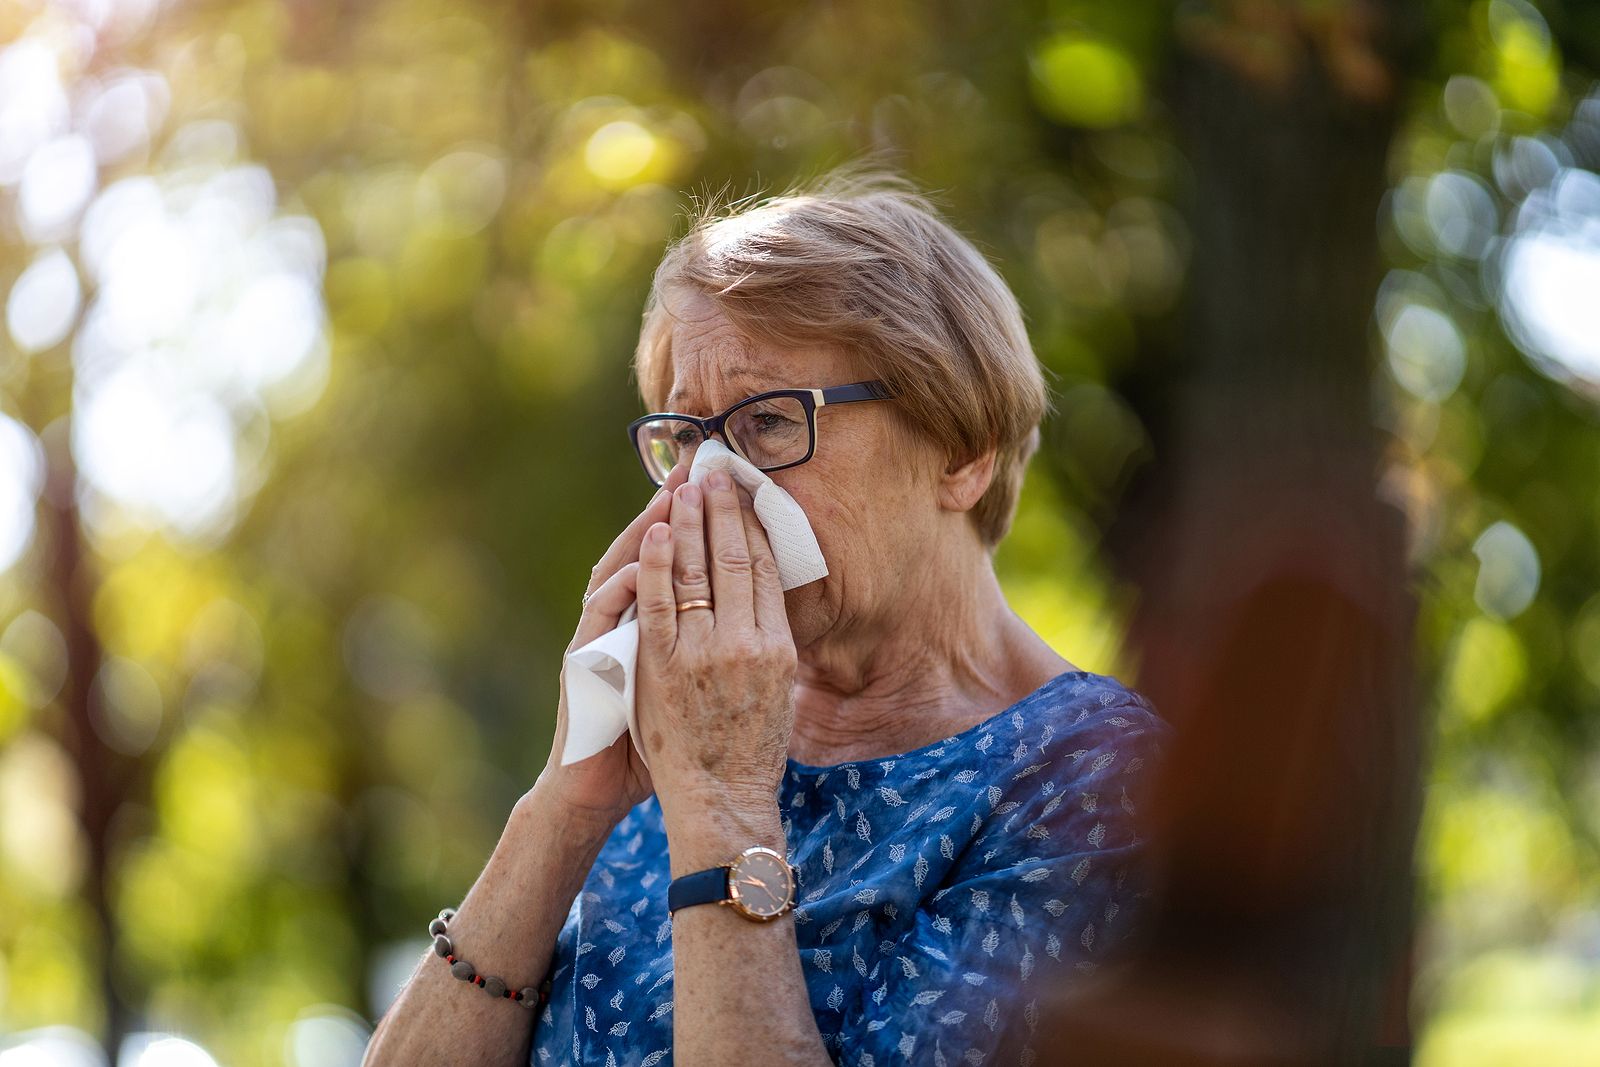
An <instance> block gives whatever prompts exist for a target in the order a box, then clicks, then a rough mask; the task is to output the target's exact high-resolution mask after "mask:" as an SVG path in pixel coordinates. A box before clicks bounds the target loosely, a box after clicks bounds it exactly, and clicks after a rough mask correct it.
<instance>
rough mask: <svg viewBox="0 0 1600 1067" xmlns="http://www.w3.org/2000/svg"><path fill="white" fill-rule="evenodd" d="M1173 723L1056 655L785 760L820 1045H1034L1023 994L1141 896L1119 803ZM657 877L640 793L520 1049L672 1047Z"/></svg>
mask: <svg viewBox="0 0 1600 1067" xmlns="http://www.w3.org/2000/svg"><path fill="white" fill-rule="evenodd" d="M1171 729H1172V728H1171V727H1170V726H1169V725H1168V724H1167V723H1166V722H1165V721H1164V720H1163V719H1161V718H1160V717H1159V716H1158V715H1157V713H1156V711H1155V709H1154V707H1152V706H1151V704H1150V703H1149V702H1148V701H1147V700H1146V699H1145V698H1144V697H1143V696H1141V695H1139V694H1138V693H1136V692H1134V691H1132V690H1130V689H1128V688H1126V687H1124V686H1123V685H1122V684H1121V683H1120V682H1118V681H1117V680H1116V679H1115V678H1112V677H1110V676H1108V675H1102V674H1095V673H1093V672H1090V671H1068V672H1066V673H1064V674H1060V675H1058V676H1056V677H1055V678H1053V679H1051V680H1050V681H1049V682H1046V683H1045V684H1044V685H1043V686H1041V687H1040V688H1039V689H1037V690H1035V691H1034V692H1033V693H1031V694H1029V695H1028V696H1026V697H1024V698H1023V699H1022V700H1020V701H1018V702H1017V703H1016V704H1014V705H1012V706H1011V707H1009V708H1007V709H1005V710H1004V711H1001V712H999V713H998V714H996V715H994V716H992V717H990V718H988V719H986V720H985V721H983V722H981V723H979V724H978V725H976V726H973V727H971V728H970V729H967V730H965V731H962V732H961V733H958V734H956V735H954V736H952V737H948V738H945V739H944V740H942V741H938V742H935V743H934V744H931V745H926V746H924V747H922V748H919V749H915V750H914V751H911V752H906V753H901V754H900V755H897V756H893V757H888V758H884V759H873V760H859V761H854V762H850V763H842V764H839V765H837V766H833V767H812V766H808V765H805V764H801V763H796V762H795V761H793V760H790V761H789V765H788V770H787V773H786V775H785V778H784V781H783V783H782V786H781V788H780V790H779V794H778V800H779V804H780V812H781V814H782V820H783V830H784V835H785V837H786V839H787V842H788V848H789V859H790V862H792V863H793V864H794V865H795V866H796V867H798V868H799V870H800V887H799V904H798V907H797V908H796V910H795V912H794V914H793V921H794V922H795V923H796V927H795V934H796V938H797V940H798V942H799V948H800V960H801V965H802V969H803V970H804V972H805V975H806V985H807V989H808V992H809V994H810V998H811V1006H812V1009H813V1011H815V1013H816V1019H817V1027H818V1029H819V1031H820V1032H821V1034H822V1038H823V1041H824V1043H825V1045H826V1047H827V1049H828V1052H829V1054H830V1055H831V1056H832V1058H833V1061H834V1062H835V1063H837V1064H842V1065H849V1067H886V1065H889V1064H903V1063H908V1062H909V1063H919V1064H922V1063H926V1064H934V1065H952V1067H953V1065H956V1064H990V1065H991V1067H993V1065H994V1064H998V1063H999V1062H1000V1056H1001V1055H1005V1056H1008V1057H1010V1059H1009V1060H1008V1062H1021V1063H1029V1062H1031V1061H1032V1060H1033V1059H1034V1058H1035V1053H1034V1051H1033V1049H1032V1048H1031V1047H1030V1042H1029V1035H1030V1034H1031V1033H1032V1032H1033V1030H1034V1028H1035V1027H1036V1026H1037V1024H1038V1015H1039V1002H1040V997H1041V995H1042V994H1045V993H1048V992H1049V991H1050V990H1051V989H1053V988H1056V987H1058V986H1059V985H1061V984H1063V983H1065V982H1067V981H1069V980H1070V979H1071V978H1072V977H1073V975H1074V974H1075V973H1083V974H1088V973H1092V972H1093V971H1094V970H1095V969H1096V968H1097V967H1098V966H1099V965H1100V964H1101V963H1102V962H1103V961H1104V960H1105V959H1106V957H1107V956H1108V955H1109V954H1110V953H1111V952H1112V950H1113V949H1114V948H1115V947H1116V946H1118V945H1119V944H1121V943H1122V942H1124V941H1125V940H1126V939H1127V937H1128V935H1129V933H1130V930H1131V929H1132V928H1134V927H1135V926H1136V918H1137V916H1138V914H1139V913H1140V904H1141V903H1142V902H1143V901H1144V900H1146V899H1147V898H1148V896H1149V895H1150V886H1149V885H1148V878H1147V876H1146V875H1145V874H1144V873H1143V872H1142V860H1143V857H1144V855H1145V850H1144V848H1143V847H1142V844H1143V843H1142V840H1141V838H1140V836H1139V834H1138V832H1137V829H1136V827H1135V825H1134V816H1135V814H1136V812H1137V811H1138V807H1139V803H1140V801H1141V799H1142V797H1143V796H1144V795H1145V792H1146V789H1147V786H1148V783H1149V781H1150V776H1151V772H1152V769H1153V764H1154V763H1155V762H1156V761H1157V760H1158V759H1159V758H1160V757H1161V755H1162V752H1163V748H1164V746H1165V745H1166V744H1167V741H1168V739H1169V737H1170V734H1171ZM669 881H670V872H669V868H668V862H667V837H666V833H665V832H664V830H663V828H662V819H661V808H660V805H659V803H658V802H657V800H656V798H655V797H651V798H650V799H648V800H646V801H644V802H643V803H641V804H640V805H639V806H638V807H636V808H634V810H633V811H632V812H630V813H629V814H628V816H627V817H626V818H624V819H623V820H622V821H621V822H620V823H619V824H618V825H617V827H616V829H615V831H614V832H613V833H612V835H611V837H610V838H609V839H608V840H607V842H606V844H605V846H604V848H603V849H602V850H601V852H600V855H599V858H598V859H597V861H596V862H595V865H594V867H593V869H592V870H591V871H590V872H589V877H588V879H587V880H586V882H585V884H584V887H583V889H582V890H581V891H580V892H579V893H578V896H577V898H576V899H575V900H574V901H573V904H572V909H571V911H570V912H569V913H568V915H567V919H566V923H565V925H564V926H563V927H562V929H561V933H560V935H559V938H558V940H557V945H556V955H555V959H554V963H553V967H552V971H551V981H552V987H551V994H550V1002H549V1003H548V1004H547V1005H545V1008H544V1010H543V1011H542V1012H541V1013H540V1015H539V1017H538V1019H537V1021H536V1023H535V1029H534V1035H533V1049H532V1053H531V1055H530V1063H531V1064H532V1067H554V1065H558V1064H570V1065H574V1067H576V1065H580V1064H582V1065H590V1064H592V1065H595V1067H620V1065H627V1064H641V1065H643V1067H651V1065H656V1067H665V1065H667V1064H670V1063H671V1062H672V983H673V974H672V924H671V920H670V919H669V917H668V915H667V904H666V896H667V884H668V882H669ZM1008 1033H1009V1034H1010V1035H1011V1036H1010V1038H1009V1039H1007V1034H1008ZM1003 1040H1004V1041H1005V1042H1006V1043H1005V1044H1002V1042H1003Z"/></svg>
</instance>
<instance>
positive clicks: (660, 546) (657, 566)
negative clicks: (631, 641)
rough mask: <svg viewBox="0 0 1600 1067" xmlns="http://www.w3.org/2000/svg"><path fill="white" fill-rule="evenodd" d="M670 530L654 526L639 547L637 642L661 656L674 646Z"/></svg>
mask: <svg viewBox="0 0 1600 1067" xmlns="http://www.w3.org/2000/svg"><path fill="white" fill-rule="evenodd" d="M672 553H673V544H672V526H671V525H670V524H668V523H664V522H658V523H656V524H655V525H654V526H651V527H650V529H649V530H648V531H647V533H646V534H645V538H644V543H643V544H641V545H640V546H639V641H640V645H641V647H644V646H648V647H650V648H653V649H655V650H656V651H657V652H658V653H661V654H670V653H671V652H672V649H673V647H674V646H675V645H676V644H677V642H678V612H677V610H676V609H677V602H676V601H674V600H673V597H672Z"/></svg>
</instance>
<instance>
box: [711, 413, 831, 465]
mask: <svg viewBox="0 0 1600 1067" xmlns="http://www.w3.org/2000/svg"><path fill="white" fill-rule="evenodd" d="M727 430H728V436H729V437H731V438H732V439H733V441H734V443H735V444H737V445H738V447H739V451H740V452H743V453H744V457H745V458H746V459H748V460H749V461H750V462H751V463H754V464H755V465H756V466H757V467H762V468H765V467H781V466H783V465H784V464H786V463H795V462H797V461H799V460H802V459H804V458H805V457H806V453H807V452H809V451H811V423H810V421H809V420H808V419H807V418H806V408H805V405H804V404H802V403H801V402H800V401H799V400H797V399H795V398H794V397H792V396H770V397H766V398H763V399H761V400H755V401H752V402H750V403H748V404H746V405H744V406H743V407H741V408H738V409H737V410H735V411H733V412H732V413H731V414H730V415H729V416H728V422H727Z"/></svg>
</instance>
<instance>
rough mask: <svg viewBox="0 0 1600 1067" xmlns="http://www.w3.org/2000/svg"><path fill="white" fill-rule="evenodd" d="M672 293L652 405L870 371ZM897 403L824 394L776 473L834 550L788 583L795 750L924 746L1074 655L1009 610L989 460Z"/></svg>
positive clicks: (834, 756) (838, 756)
mask: <svg viewBox="0 0 1600 1067" xmlns="http://www.w3.org/2000/svg"><path fill="white" fill-rule="evenodd" d="M671 306H672V308H673V310H674V312H675V314H676V317H677V321H676V322H675V324H674V328H673V336H672V367H671V375H670V377H671V383H670V385H669V387H668V389H669V392H668V395H667V396H664V397H649V398H647V399H648V401H649V403H650V405H651V407H652V408H653V409H655V410H672V411H681V412H684V413H686V414H691V415H700V416H707V415H711V414H714V413H716V412H719V411H723V410H725V409H726V408H727V407H728V406H730V405H732V404H735V403H737V402H738V401H740V400H743V399H744V398H745V397H747V396H750V395H752V394H754V393H757V392H761V391H763V390H766V389H777V388H818V387H826V386H831V385H843V384H847V383H849V382H855V381H861V380H864V379H866V378H869V377H871V374H870V372H869V370H868V369H867V368H866V367H865V366H864V365H863V364H862V363H861V361H859V360H858V359H856V358H855V357H853V356H852V355H851V354H850V353H849V352H847V351H846V350H844V349H843V348H840V347H835V346H816V347H810V348H801V349H786V348H778V347H776V346H773V345H770V344H767V343H764V342H761V341H754V340H751V339H748V338H746V337H744V336H743V335H742V334H741V333H740V332H739V331H738V329H737V328H736V327H735V326H734V324H733V323H732V322H731V321H730V320H729V319H728V318H727V316H726V315H724V314H723V313H722V311H721V310H720V308H718V307H717V305H716V304H715V303H714V302H713V301H712V300H711V299H710V298H709V297H706V296H704V295H702V294H699V293H692V292H688V291H685V290H677V291H675V293H674V294H673V297H672V300H671ZM745 369H748V370H749V371H750V373H738V372H739V371H741V370H745ZM893 403H894V402H893V401H892V400H891V401H885V402H873V403H862V404H841V405H838V406H825V407H823V408H821V409H820V410H819V411H818V412H817V448H816V453H815V455H813V456H812V458H811V459H810V460H808V461H807V462H805V463H802V464H800V465H799V466H796V467H790V468H788V469H787V470H781V471H774V472H773V473H772V474H771V477H772V480H773V481H774V482H775V483H777V484H778V485H779V486H781V487H782V488H783V489H784V490H785V491H786V492H788V493H789V495H790V496H792V497H794V499H795V500H796V501H797V502H798V503H799V504H800V506H801V507H802V508H804V509H805V512H806V515H807V517H808V518H809V519H810V521H811V526H812V529H813V530H814V531H815V533H816V536H817V543H818V545H819V546H820V547H821V549H822V553H823V557H824V558H825V559H826V560H827V563H828V575H827V576H826V577H825V578H823V579H821V580H820V581H817V582H811V583H808V584H806V585H803V586H799V587H798V588H795V589H791V590H788V591H787V592H785V593H784V603H785V608H786V613H787V616H788V620H789V629H790V632H791V636H792V639H793V643H794V647H795V649H796V650H797V653H798V657H799V666H798V671H797V675H796V682H795V700H796V705H795V718H794V722H793V725H792V728H791V731H790V733H791V736H790V740H789V745H788V748H789V754H790V755H791V756H793V757H794V758H795V759H797V760H800V761H801V762H806V763H814V764H827V763H833V762H839V761H843V760H845V759H851V758H868V757H871V756H873V755H884V754H889V753H893V752H896V751H905V750H907V749H909V748H914V747H916V746H918V745H921V744H924V743H927V742H929V741H932V740H935V739H937V738H939V737H942V736H947V735H948V734H950V733H953V732H956V731H958V730H960V729H964V728H965V727H967V726H969V725H972V724H973V723H976V722H978V721H981V720H982V719H983V718H986V717H987V716H988V715H990V714H992V713H993V712H994V711H997V710H999V709H1000V708H1003V707H1006V706H1008V705H1009V704H1011V703H1013V702H1014V701H1016V700H1018V699H1021V697H1022V696H1023V695H1025V694H1026V693H1028V692H1031V691H1032V690H1033V689H1035V688H1037V687H1038V686H1039V685H1042V684H1043V683H1044V682H1045V681H1047V680H1048V679H1050V678H1052V677H1054V676H1055V675H1056V674H1059V673H1060V672H1062V671H1065V670H1070V669H1072V664H1070V663H1069V662H1067V661H1066V660H1065V659H1064V658H1062V657H1061V656H1060V655H1058V654H1057V653H1056V652H1055V651H1054V650H1053V649H1051V648H1050V647H1049V645H1048V644H1046V643H1045V642H1044V641H1043V640H1042V639H1041V638H1039V636H1038V635H1037V634H1035V633H1034V632H1033V631H1032V630H1031V629H1030V628H1029V627H1028V626H1027V624H1026V623H1024V622H1023V621H1022V620H1021V619H1020V618H1018V617H1017V616H1016V614H1015V613H1014V612H1012V611H1011V609H1010V607H1009V605H1008V604H1007V603H1006V602H1005V598H1004V596H1003V595H1002V594H1001V592H1000V589H999V584H998V581H997V579H996V578H995V576H994V572H993V566H992V557H991V556H990V554H989V550H988V549H987V548H986V547H985V546H983V545H982V544H981V541H980V540H979V538H978V537H977V535H976V532H975V530H974V529H973V527H972V524H971V521H970V518H969V516H968V514H967V512H968V511H969V510H970V509H971V507H972V506H973V505H974V504H976V503H977V501H978V499H979V498H980V497H981V496H982V494H983V492H984V491H985V490H986V489H987V488H988V485H989V480H990V477H991V475H992V467H991V466H990V465H989V464H988V463H987V462H985V461H979V462H975V463H969V464H967V465H965V466H964V467H960V468H953V467H952V465H951V464H950V463H949V459H948V457H947V456H945V455H944V454H943V452H942V450H941V449H940V448H939V447H938V446H937V445H936V444H935V443H934V442H933V441H932V440H930V439H929V438H927V437H926V436H924V435H922V434H919V433H916V432H913V431H912V430H910V429H909V428H908V427H906V426H905V425H904V424H903V422H902V421H901V420H900V419H899V417H898V413H897V412H896V411H895V410H894V409H893V408H892V405H893Z"/></svg>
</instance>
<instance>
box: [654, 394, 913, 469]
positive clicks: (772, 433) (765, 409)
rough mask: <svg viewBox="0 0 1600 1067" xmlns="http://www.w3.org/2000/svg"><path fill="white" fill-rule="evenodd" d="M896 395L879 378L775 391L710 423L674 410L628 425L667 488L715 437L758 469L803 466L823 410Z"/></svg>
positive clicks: (811, 452) (741, 404)
mask: <svg viewBox="0 0 1600 1067" xmlns="http://www.w3.org/2000/svg"><path fill="white" fill-rule="evenodd" d="M893 395H894V394H893V393H891V392H890V391H889V387H888V386H887V385H885V384H884V383H883V382H881V381H879V380H877V379H873V380H871V381H865V382H852V383H851V384H849V385H834V386H830V387H828V388H826V389H773V390H771V391H770V392H766V393H757V394H756V395H755V396H752V397H747V398H745V399H744V400H741V401H739V402H738V403H737V404H735V405H733V407H731V408H729V409H728V410H727V411H724V412H723V413H722V414H720V415H713V416H711V417H710V418H709V419H699V418H696V417H695V416H693V415H679V414H677V413H675V412H670V411H664V412H657V413H654V414H650V415H645V416H643V417H641V418H637V419H634V420H633V421H632V422H631V423H629V424H628V438H629V439H630V440H631V441H632V442H633V448H634V451H635V452H637V453H638V454H639V463H640V464H641V465H643V467H644V473H645V475H646V476H647V477H648V478H649V479H650V481H651V482H652V483H654V484H655V485H665V484H666V481H667V475H668V474H670V473H671V472H672V468H673V467H675V466H677V465H678V462H679V461H680V460H682V459H683V457H684V456H685V455H689V454H692V453H693V452H694V450H695V449H696V448H699V447H700V442H702V441H704V440H706V439H707V438H709V437H710V436H711V435H712V434H720V435H721V437H722V439H723V440H724V441H725V442H727V445H728V447H729V448H731V449H732V450H733V451H734V452H736V453H737V454H739V455H740V456H742V457H743V458H745V459H746V460H748V461H749V462H750V463H751V464H753V465H754V466H755V467H756V468H758V469H760V470H763V471H780V470H783V469H784V468H785V467H795V466H799V465H800V464H802V463H804V462H805V461H806V460H808V459H810V458H811V457H812V455H814V454H815V453H816V450H817V409H818V408H820V407H826V406H827V405H829V404H855V403H858V402H861V401H865V400H888V399H891V398H892V397H893Z"/></svg>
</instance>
